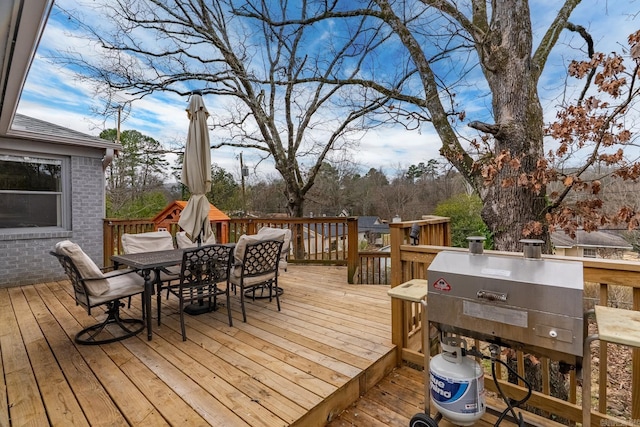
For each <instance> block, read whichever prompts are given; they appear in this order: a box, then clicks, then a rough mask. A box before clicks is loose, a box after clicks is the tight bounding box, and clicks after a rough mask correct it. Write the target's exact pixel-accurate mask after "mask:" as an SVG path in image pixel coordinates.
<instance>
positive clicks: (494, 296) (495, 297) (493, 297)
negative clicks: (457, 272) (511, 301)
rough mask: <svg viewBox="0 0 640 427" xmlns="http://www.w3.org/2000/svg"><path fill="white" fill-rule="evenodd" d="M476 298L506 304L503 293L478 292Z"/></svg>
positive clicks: (505, 297)
mask: <svg viewBox="0 0 640 427" xmlns="http://www.w3.org/2000/svg"><path fill="white" fill-rule="evenodd" d="M476 297H477V298H478V299H481V300H485V301H498V302H507V294H506V293H504V292H495V291H485V290H482V289H481V290H479V291H478V293H477V294H476Z"/></svg>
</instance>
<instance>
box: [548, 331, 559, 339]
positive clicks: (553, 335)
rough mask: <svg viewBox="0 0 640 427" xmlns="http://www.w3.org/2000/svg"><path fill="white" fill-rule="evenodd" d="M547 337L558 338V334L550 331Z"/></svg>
mask: <svg viewBox="0 0 640 427" xmlns="http://www.w3.org/2000/svg"><path fill="white" fill-rule="evenodd" d="M549 336H550V337H551V338H558V333H557V332H556V331H554V330H550V331H549Z"/></svg>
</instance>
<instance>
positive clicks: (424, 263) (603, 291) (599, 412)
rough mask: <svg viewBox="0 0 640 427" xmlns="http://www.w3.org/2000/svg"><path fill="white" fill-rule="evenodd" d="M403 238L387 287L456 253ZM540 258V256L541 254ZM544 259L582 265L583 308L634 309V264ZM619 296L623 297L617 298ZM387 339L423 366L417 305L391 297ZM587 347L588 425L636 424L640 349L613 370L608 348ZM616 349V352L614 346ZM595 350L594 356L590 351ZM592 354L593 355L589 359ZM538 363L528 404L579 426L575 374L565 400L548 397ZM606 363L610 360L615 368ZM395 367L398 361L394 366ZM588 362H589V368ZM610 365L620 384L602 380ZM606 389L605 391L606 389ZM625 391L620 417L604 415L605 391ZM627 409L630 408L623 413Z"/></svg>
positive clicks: (509, 388) (512, 389)
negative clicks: (620, 373)
mask: <svg viewBox="0 0 640 427" xmlns="http://www.w3.org/2000/svg"><path fill="white" fill-rule="evenodd" d="M405 242H406V240H405V239H404V235H403V234H402V233H393V226H392V235H391V247H392V264H393V265H392V282H391V286H392V287H394V286H398V285H400V284H402V283H404V282H406V281H408V280H410V279H414V278H416V279H426V272H427V268H428V266H429V264H430V263H431V261H432V260H433V259H434V258H435V256H436V254H437V253H438V252H440V251H442V250H460V249H456V248H450V247H442V246H422V245H420V246H411V245H407V244H405ZM485 253H494V254H495V253H500V254H503V255H513V256H522V254H521V253H519V254H514V253H505V252H495V251H485ZM545 257H546V256H545ZM548 257H550V258H557V259H566V260H574V261H575V260H577V261H581V262H582V263H583V266H584V267H583V268H584V281H585V309H587V308H590V307H593V305H594V304H600V305H613V306H617V307H620V308H626V309H631V310H636V311H637V310H640V263H638V262H633V261H622V260H619V261H618V260H601V259H589V258H573V257H559V256H548ZM621 294H624V295H625V296H624V297H621V296H620V295H621ZM437 335H438V333H437V331H435V333H434V334H432V338H433V341H432V342H431V343H430V346H429V347H430V348H431V354H432V355H433V354H435V353H434V352H435V351H437V345H434V344H437ZM392 339H393V341H394V343H395V344H396V345H397V346H398V360H399V361H405V362H409V363H413V364H417V365H422V364H423V362H424V356H423V354H424V353H423V339H422V325H421V305H420V304H417V303H409V302H403V301H400V300H397V299H394V300H393V301H392ZM597 343H598V341H596V344H594V345H593V346H592V348H594V349H598V348H599V349H598V350H594V351H593V352H592V354H591V355H585V356H584V357H592V359H596V358H597V359H599V366H600V367H601V369H599V371H598V372H597V374H594V375H592V379H593V382H594V384H597V385H596V386H595V387H593V388H592V390H594V391H593V393H592V394H593V395H592V396H591V397H590V399H591V401H592V402H595V403H593V404H592V405H591V410H592V414H593V415H592V425H593V426H596V425H597V426H603V425H610V426H612V425H616V426H632V425H638V422H639V420H640V351H639V350H630V354H631V357H629V358H628V360H627V362H626V363H623V365H624V368H623V369H620V368H618V367H619V366H621V365H620V360H612V359H609V357H611V354H612V353H613V351H614V348H613V347H612V345H611V344H609V345H599V344H597ZM616 350H619V349H618V348H617V347H616ZM596 351H597V352H596ZM594 356H595V357H594ZM515 360H516V361H517V369H518V371H519V373H520V374H521V375H522V374H524V369H525V368H524V365H525V355H523V354H522V352H518V353H517V356H516V358H515ZM538 360H539V361H540V366H541V367H542V387H541V390H540V391H537V392H534V394H533V396H532V397H531V399H530V400H529V401H528V404H530V405H531V406H533V407H535V408H538V409H540V410H541V411H542V412H543V413H546V414H555V415H557V416H560V417H561V418H562V419H563V423H565V424H574V423H579V422H581V419H582V418H581V417H582V412H581V411H582V404H581V399H582V396H581V395H580V394H581V393H580V392H581V387H580V386H579V378H578V375H576V372H575V370H572V371H570V373H569V374H568V375H567V377H566V378H565V380H566V384H565V386H566V388H568V397H566V398H564V399H560V398H557V397H552V389H553V385H552V384H551V383H552V381H553V378H556V377H552V372H551V371H552V367H553V366H554V363H553V361H551V360H549V359H548V358H542V359H536V361H538ZM612 362H616V363H615V364H614V363H612ZM399 363H400V362H399ZM593 365H594V363H592V366H593ZM613 366H615V367H616V369H618V370H628V375H627V376H626V378H625V380H624V381H623V383H622V384H615V386H614V385H611V378H610V377H609V378H608V377H607V375H608V372H607V371H608V368H609V367H613ZM608 385H610V387H609V388H607V386H608ZM485 386H486V388H487V390H489V391H493V392H495V391H497V388H496V386H495V383H494V382H493V380H492V378H491V375H486V376H485ZM500 387H501V388H502V389H503V390H504V391H505V392H506V393H507V394H508V395H509V396H511V397H514V398H516V399H518V398H522V397H523V396H524V395H525V393H526V389H525V388H524V387H523V386H521V385H517V384H512V383H510V382H508V381H502V380H500ZM614 387H615V388H618V389H620V388H622V389H623V390H625V389H626V390H630V395H631V398H630V399H629V400H628V401H623V402H620V403H621V405H617V406H621V407H624V408H626V412H625V413H624V414H618V413H616V414H615V416H614V415H612V414H611V413H608V410H607V408H608V407H610V406H608V403H610V402H611V398H610V396H609V395H608V393H612V392H613V390H612V389H613V388H614ZM629 408H630V409H629Z"/></svg>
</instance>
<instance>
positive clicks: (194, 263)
mask: <svg viewBox="0 0 640 427" xmlns="http://www.w3.org/2000/svg"><path fill="white" fill-rule="evenodd" d="M231 251H232V247H231V246H227V245H220V244H217V245H205V246H199V247H196V248H193V249H187V250H185V251H184V253H183V254H182V266H181V270H180V283H179V284H178V285H173V284H172V285H169V286H168V289H169V291H170V292H171V293H173V294H174V295H176V296H177V297H178V298H179V300H180V305H179V310H180V326H181V328H182V340H183V341H186V340H187V333H186V328H185V324H184V308H185V305H188V304H204V305H205V306H206V307H208V310H210V311H211V310H215V309H217V308H218V307H219V306H220V304H219V302H218V296H225V298H226V302H225V303H226V306H227V313H228V316H229V326H233V320H232V318H231V301H230V298H229V285H228V282H227V277H228V276H229V268H230V266H231ZM222 282H224V288H222V287H221V286H219V285H220V283H222Z"/></svg>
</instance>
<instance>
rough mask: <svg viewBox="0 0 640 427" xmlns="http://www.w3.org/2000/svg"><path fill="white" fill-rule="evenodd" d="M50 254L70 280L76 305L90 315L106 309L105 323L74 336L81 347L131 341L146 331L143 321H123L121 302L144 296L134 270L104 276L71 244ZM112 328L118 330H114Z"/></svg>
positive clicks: (64, 243) (67, 241) (62, 245)
mask: <svg viewBox="0 0 640 427" xmlns="http://www.w3.org/2000/svg"><path fill="white" fill-rule="evenodd" d="M50 254H51V255H53V256H55V257H56V258H57V259H58V261H59V262H60V264H61V265H62V267H63V268H64V271H65V273H66V274H67V276H68V277H69V280H70V281H71V284H72V285H73V290H74V295H75V300H76V304H78V305H81V306H83V307H84V308H85V309H86V310H87V313H88V314H89V315H91V309H92V308H94V307H97V306H100V305H105V306H106V307H107V309H106V311H107V317H106V319H105V320H104V321H102V322H101V323H98V324H95V325H92V326H89V327H87V328H84V329H83V330H81V331H80V332H78V333H77V334H76V335H75V341H76V342H77V343H78V344H89V345H95V344H107V343H110V342H115V341H120V340H122V339H125V338H129V337H132V336H134V335H135V334H137V333H138V332H140V331H142V330H143V329H144V322H143V321H142V319H123V318H121V317H120V307H124V304H123V303H121V302H120V300H121V299H123V298H131V297H132V296H134V295H138V294H142V293H143V292H144V279H143V278H142V277H140V275H138V274H136V272H135V270H131V269H127V270H113V271H110V272H107V273H105V270H104V269H100V268H98V266H97V265H96V264H95V263H94V262H93V261H92V260H91V258H89V256H87V254H85V253H84V252H83V251H82V249H81V248H80V246H78V245H77V244H75V243H73V242H71V241H69V240H65V241H62V242H58V243H57V244H56V247H55V250H54V251H51V252H50ZM143 301H144V299H143ZM143 304H144V302H143ZM143 313H144V307H143ZM112 325H115V326H114V327H111V326H112Z"/></svg>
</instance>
